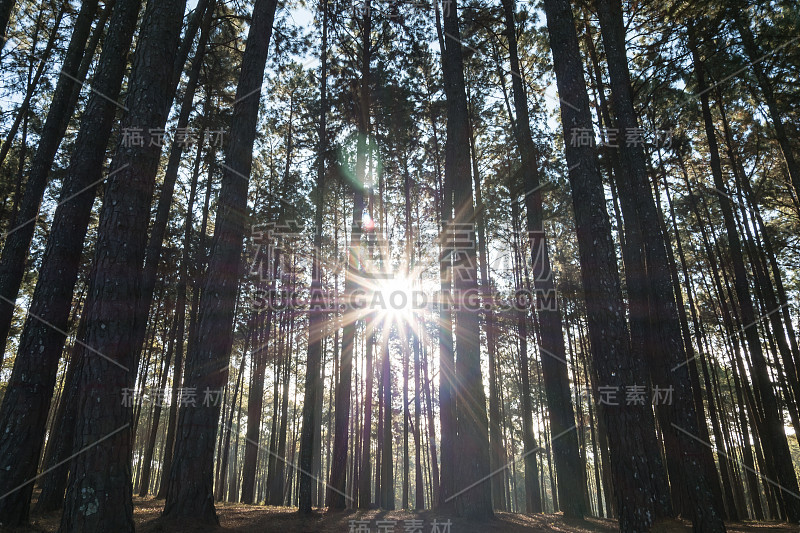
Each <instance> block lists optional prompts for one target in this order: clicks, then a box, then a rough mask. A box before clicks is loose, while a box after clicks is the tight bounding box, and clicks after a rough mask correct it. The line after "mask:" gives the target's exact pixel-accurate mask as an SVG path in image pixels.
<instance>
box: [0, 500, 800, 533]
mask: <svg viewBox="0 0 800 533" xmlns="http://www.w3.org/2000/svg"><path fill="white" fill-rule="evenodd" d="M163 506H164V500H156V499H154V498H138V497H137V498H134V519H135V520H136V530H137V531H138V532H140V533H199V532H204V531H219V532H237V533H251V532H253V533H254V532H259V533H260V532H270V531H275V532H280V533H295V532H297V533H306V532H308V533H316V532H322V533H350V532H358V533H367V532H369V533H377V532H380V533H389V532H392V529H386V528H385V527H383V528H381V527H379V526H381V525H382V523H381V521H389V522H392V521H394V522H395V524H394V531H393V532H392V533H406V532H407V531H415V532H416V533H479V532H480V533H484V532H487V533H521V532H523V531H524V532H529V531H549V532H564V533H588V532H597V533H613V532H616V531H617V524H616V521H614V520H606V519H601V518H589V519H587V520H579V521H576V520H566V519H564V517H563V516H561V515H560V514H541V515H533V516H529V515H522V514H514V513H501V512H498V513H495V514H496V518H495V519H494V520H490V521H486V522H480V523H475V522H470V521H466V520H461V519H457V518H452V517H448V516H445V515H443V514H440V513H436V512H433V511H423V512H420V513H416V512H411V511H388V512H387V511H381V510H377V509H376V510H369V511H346V512H340V513H326V512H323V511H321V510H320V511H319V512H317V513H315V514H314V515H313V516H311V517H308V518H301V517H300V516H298V514H297V510H296V509H295V508H289V507H270V506H263V505H244V504H237V503H224V502H222V503H217V504H216V508H217V514H218V515H219V520H220V527H219V528H210V527H208V526H206V525H200V524H192V523H191V522H188V521H185V520H181V521H180V522H167V521H164V520H162V519H161V518H160V515H161V510H162V509H163ZM60 516H61V513H60V512H59V511H55V512H53V513H49V514H46V515H33V516H32V517H31V525H30V526H28V527H25V528H16V529H12V530H5V529H2V528H0V530H1V531H14V532H16V533H34V532H37V533H39V532H41V533H52V532H55V531H56V530H57V529H58V524H59V519H60ZM411 520H417V522H416V525H417V526H419V525H421V526H422V529H416V530H415V529H413V528H410V527H409V526H410V525H411V524H413V522H409V521H411ZM448 520H449V521H450V522H451V524H450V527H449V529H447V528H446V527H445V526H444V524H445V523H447V522H448ZM420 521H421V522H420ZM434 521H435V523H436V524H437V525H438V531H437V528H436V526H435V525H434ZM383 524H386V522H384V523H383ZM359 527H360V529H359ZM691 530H692V528H691V525H690V524H689V522H686V521H680V520H675V521H672V522H670V523H669V524H661V525H658V526H656V527H654V528H653V530H652V531H653V533H673V532H674V533H678V532H684V531H687V532H688V531H691ZM798 531H800V529H798V527H797V526H792V525H790V524H786V523H777V522H744V523H743V522H737V523H731V524H729V525H728V532H729V533H789V532H792V533H796V532H798Z"/></svg>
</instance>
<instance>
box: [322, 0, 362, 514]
mask: <svg viewBox="0 0 800 533" xmlns="http://www.w3.org/2000/svg"><path fill="white" fill-rule="evenodd" d="M361 25H362V27H361V38H362V42H361V52H360V55H361V57H360V60H361V80H360V88H359V97H358V124H357V128H358V132H359V136H358V140H357V147H356V177H355V183H354V184H353V218H352V222H351V233H350V246H349V250H348V252H347V253H348V260H347V271H346V274H345V283H344V284H345V287H344V298H345V301H348V302H349V301H350V297H351V296H352V294H353V292H354V291H355V289H356V287H357V285H358V282H357V280H356V276H357V275H358V248H359V246H360V238H361V217H362V213H363V211H364V191H363V187H364V177H365V174H366V165H367V153H366V148H367V140H366V135H368V133H369V122H370V119H369V106H370V98H369V83H370V81H369V79H370V65H369V64H370V57H371V51H372V41H371V37H370V33H371V28H372V13H371V8H370V0H366V2H365V3H364V18H363V21H362V23H361ZM351 311H352V310H351ZM349 314H350V316H349V317H346V321H345V324H344V327H343V329H342V358H341V363H340V365H339V384H338V385H337V387H336V408H335V410H336V412H335V421H334V437H333V457H332V459H331V461H332V463H331V474H330V480H329V482H328V494H327V497H326V503H327V506H328V508H329V509H332V510H342V509H344V508H345V507H346V501H345V500H346V499H347V497H346V496H345V494H346V488H347V484H346V481H347V450H348V432H349V430H348V426H349V421H350V393H351V390H350V388H351V385H352V375H353V349H354V347H355V336H356V325H357V321H356V320H355V317H353V316H352V312H351V313H349Z"/></svg>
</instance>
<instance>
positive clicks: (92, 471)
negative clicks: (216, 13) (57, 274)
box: [61, 0, 186, 531]
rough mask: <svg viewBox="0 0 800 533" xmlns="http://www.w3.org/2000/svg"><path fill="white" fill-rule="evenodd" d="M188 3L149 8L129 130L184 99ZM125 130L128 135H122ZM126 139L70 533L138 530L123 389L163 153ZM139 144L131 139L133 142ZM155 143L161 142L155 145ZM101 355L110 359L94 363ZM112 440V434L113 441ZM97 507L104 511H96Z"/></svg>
mask: <svg viewBox="0 0 800 533" xmlns="http://www.w3.org/2000/svg"><path fill="white" fill-rule="evenodd" d="M185 6H186V3H185V0H170V1H163V2H162V1H159V2H158V3H156V2H149V3H148V5H147V8H146V10H145V15H144V18H143V22H142V31H141V33H140V35H139V39H138V41H137V47H136V52H135V54H134V58H133V69H132V73H131V81H130V83H129V87H128V95H127V98H126V101H125V102H126V107H127V109H128V110H127V111H126V115H125V117H124V118H123V122H122V125H123V128H144V127H155V128H159V127H163V126H164V125H165V124H166V122H167V115H168V113H169V108H170V106H171V104H172V101H173V98H174V94H175V83H173V81H172V80H173V78H172V65H173V62H174V60H175V55H176V53H177V48H178V42H179V37H180V31H181V23H182V20H183V11H184V8H185ZM123 131H125V130H124V129H123ZM125 144H126V143H125V139H124V137H123V138H122V139H121V140H120V144H119V146H118V148H117V152H116V155H115V156H114V161H113V163H112V166H111V169H112V170H111V173H110V174H109V177H108V179H107V183H106V187H105V190H104V199H103V208H102V210H101V212H100V220H99V223H98V237H97V244H96V247H95V256H94V261H93V266H92V276H91V279H90V282H89V292H88V296H87V302H86V307H85V310H84V312H85V313H87V318H86V334H85V336H84V339H83V340H84V342H85V343H86V344H87V345H88V346H91V347H92V351H94V352H95V353H93V354H86V357H85V360H84V366H83V368H82V372H81V377H80V383H81V392H80V393H79V399H78V405H79V409H78V418H77V423H76V427H77V428H78V429H77V431H76V435H75V445H74V448H75V449H82V448H83V447H85V446H88V445H92V446H95V450H96V453H91V454H81V455H77V456H76V457H74V458H73V460H72V463H71V469H70V472H71V473H72V474H73V475H72V476H70V482H69V485H68V486H67V495H66V498H65V504H64V515H63V516H62V518H61V530H62V531H74V530H81V529H83V528H86V529H105V530H116V531H133V505H132V501H131V484H130V483H131V478H130V460H131V457H130V454H131V445H132V442H133V439H132V430H133V428H132V427H131V415H132V413H131V410H130V409H129V408H127V406H125V405H122V402H120V401H119V395H120V392H121V391H122V389H124V388H132V387H133V385H134V377H135V376H134V371H133V370H130V369H135V368H136V366H135V365H136V353H135V349H134V348H133V346H132V342H133V340H134V339H133V336H132V334H133V328H131V323H132V322H133V324H134V328H135V310H136V302H137V298H138V297H139V291H140V287H141V286H140V275H141V269H142V266H143V264H144V253H145V246H146V238H147V231H146V228H147V226H148V222H149V219H150V202H151V200H152V196H153V191H154V188H155V181H156V172H157V170H158V163H159V159H160V155H161V148H160V147H159V146H157V145H154V146H130V145H129V146H126V145H125ZM128 144H131V143H128ZM148 144H154V143H148ZM97 352H99V353H102V354H104V356H103V357H93V355H97ZM111 434H113V437H108V435H111ZM92 511H96V512H92Z"/></svg>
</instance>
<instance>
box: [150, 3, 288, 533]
mask: <svg viewBox="0 0 800 533" xmlns="http://www.w3.org/2000/svg"><path fill="white" fill-rule="evenodd" d="M276 7H277V1H276V0H256V2H255V5H254V6H253V17H252V22H251V25H250V30H249V33H248V36H247V44H246V47H245V52H244V56H243V59H242V67H241V71H240V73H239V85H238V87H237V89H236V100H235V103H234V109H233V117H232V120H231V133H230V137H231V138H230V142H229V144H228V147H227V152H226V162H225V172H224V174H223V177H222V188H221V190H220V193H219V200H218V211H217V218H216V223H215V225H214V239H213V243H212V248H211V255H210V258H209V266H208V272H207V274H206V276H205V279H204V288H203V292H202V296H201V297H200V302H199V307H198V323H197V327H196V331H195V332H194V335H195V338H194V340H193V341H192V342H191V348H190V350H189V351H188V353H187V358H186V372H185V374H186V379H185V384H186V386H188V387H195V388H196V390H198V391H202V390H205V389H206V388H208V389H211V390H219V389H221V387H222V385H223V384H224V383H225V379H226V377H227V366H228V361H229V359H230V350H231V345H232V340H233V339H232V334H233V332H232V326H233V318H234V307H235V303H236V294H237V291H238V278H239V275H240V270H241V257H240V256H241V250H242V239H243V237H244V224H245V219H246V212H247V184H248V181H249V175H250V169H251V163H252V158H253V154H252V150H253V142H254V140H255V135H256V124H257V122H258V107H259V101H260V99H261V85H262V83H263V79H264V67H265V65H266V60H267V51H268V47H269V41H270V37H271V35H272V23H273V20H274V18H275V9H276ZM218 420H219V406H217V405H209V406H206V405H203V406H198V407H197V408H193V409H184V410H182V411H181V415H180V420H179V423H178V425H179V428H178V436H177V439H176V441H175V452H174V457H173V465H172V471H171V472H170V474H169V476H170V480H169V489H168V491H167V501H166V505H165V508H164V515H165V516H166V517H169V518H178V517H190V518H196V519H199V520H201V521H203V522H205V523H210V524H218V523H219V521H218V519H217V514H216V511H215V509H214V500H213V492H212V491H213V470H214V440H215V438H214V437H215V436H216V432H217V422H218Z"/></svg>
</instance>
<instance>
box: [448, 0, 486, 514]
mask: <svg viewBox="0 0 800 533" xmlns="http://www.w3.org/2000/svg"><path fill="white" fill-rule="evenodd" d="M457 12H458V6H457V2H456V1H455V0H454V1H453V2H452V5H450V6H449V9H448V10H447V12H446V13H445V14H444V24H443V27H444V32H445V35H446V37H447V39H446V40H445V49H444V50H443V51H442V71H443V75H444V87H445V95H446V98H447V142H446V154H447V155H446V157H445V174H446V176H447V177H446V178H445V179H448V180H449V181H450V183H451V184H452V187H453V204H454V207H455V217H454V225H453V227H452V228H449V231H450V232H452V233H451V234H450V235H448V241H449V242H450V244H451V250H450V251H451V252H452V253H456V254H458V258H457V261H456V265H455V266H454V276H453V281H454V286H455V292H456V297H455V300H456V301H457V302H458V307H457V309H456V313H455V314H456V328H455V338H456V369H455V374H456V378H455V382H454V391H453V392H454V396H455V398H456V424H455V426H456V427H455V430H456V431H455V434H456V435H458V439H457V440H456V442H455V443H454V448H453V451H454V452H455V454H456V455H457V456H458V457H459V461H460V462H461V464H462V466H461V467H460V468H458V470H457V471H456V472H455V487H454V488H458V491H457V492H455V493H454V494H452V495H451V496H449V498H450V499H454V500H455V511H456V513H457V514H458V515H459V516H464V517H469V518H473V519H481V518H488V517H492V516H493V515H494V513H493V511H492V492H491V484H490V483H487V481H488V476H489V421H488V418H487V415H486V393H485V391H484V390H483V380H482V377H481V365H480V327H479V317H478V311H479V310H478V309H477V308H475V306H472V305H470V304H469V302H468V299H467V298H468V296H469V295H470V294H477V293H478V279H477V278H478V272H477V255H476V249H475V246H474V244H475V235H474V222H475V216H474V204H473V198H472V179H471V173H470V155H469V149H470V146H469V117H468V112H467V97H466V91H465V87H464V85H465V84H464V61H463V57H462V52H461V46H462V45H461V40H460V39H461V37H460V35H461V33H460V30H459V27H458V26H459V25H458V13H457ZM446 229H448V228H446ZM465 232H466V235H465ZM456 236H457V237H458V238H457V239H456ZM456 241H458V242H456ZM467 241H468V242H467ZM457 244H458V246H456V245H457Z"/></svg>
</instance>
